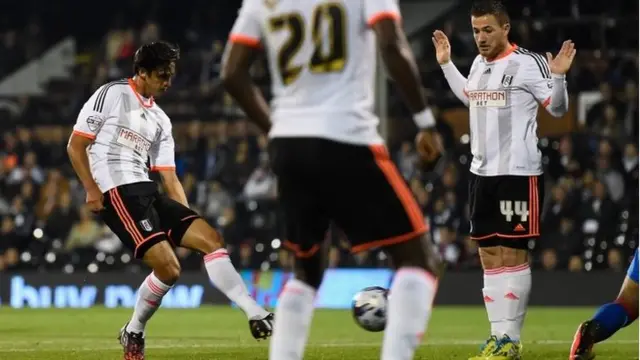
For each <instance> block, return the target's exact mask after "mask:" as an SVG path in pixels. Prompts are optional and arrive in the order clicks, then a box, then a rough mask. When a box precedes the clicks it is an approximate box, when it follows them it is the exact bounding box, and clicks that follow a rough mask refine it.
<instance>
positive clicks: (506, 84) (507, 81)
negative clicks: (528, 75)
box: [502, 75, 513, 87]
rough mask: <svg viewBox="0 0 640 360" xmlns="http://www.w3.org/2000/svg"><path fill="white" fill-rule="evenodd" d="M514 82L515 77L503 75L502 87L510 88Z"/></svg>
mask: <svg viewBox="0 0 640 360" xmlns="http://www.w3.org/2000/svg"><path fill="white" fill-rule="evenodd" d="M512 81H513V75H503V76H502V87H509V86H510V85H511V82H512Z"/></svg>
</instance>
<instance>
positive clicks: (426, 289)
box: [381, 267, 438, 360]
mask: <svg viewBox="0 0 640 360" xmlns="http://www.w3.org/2000/svg"><path fill="white" fill-rule="evenodd" d="M437 288H438V281H437V279H436V278H435V277H434V276H433V275H431V274H430V273H428V272H427V271H425V270H423V269H420V268H411V267H404V268H400V269H399V270H398V271H397V272H396V275H395V277H394V279H393V284H392V285H391V289H390V291H389V305H388V309H387V326H386V328H385V331H384V340H383V343H382V356H381V359H382V360H411V359H413V355H414V353H415V351H416V348H417V347H418V345H420V342H421V340H422V337H423V335H424V333H425V330H426V328H427V323H428V322H429V318H430V317H431V307H432V305H433V299H434V297H435V295H436V291H437Z"/></svg>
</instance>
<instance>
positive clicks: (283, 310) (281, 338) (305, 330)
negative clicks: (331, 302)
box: [269, 279, 316, 360]
mask: <svg viewBox="0 0 640 360" xmlns="http://www.w3.org/2000/svg"><path fill="white" fill-rule="evenodd" d="M315 295H316V290H315V289H314V288H312V287H311V286H309V285H307V284H306V283H304V282H302V281H300V280H297V279H291V280H289V281H287V284H286V285H285V287H284V290H282V293H281V294H280V298H279V299H278V305H276V313H275V317H276V320H275V324H273V334H272V335H271V342H270V343H269V360H302V355H303V354H304V348H305V346H306V344H307V338H308V337H309V327H311V319H312V318H313V300H314V298H315Z"/></svg>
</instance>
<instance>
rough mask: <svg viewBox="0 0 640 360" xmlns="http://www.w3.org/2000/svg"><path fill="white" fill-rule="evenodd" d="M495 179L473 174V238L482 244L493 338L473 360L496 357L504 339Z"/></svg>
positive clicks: (470, 185) (470, 186)
mask: <svg viewBox="0 0 640 360" xmlns="http://www.w3.org/2000/svg"><path fill="white" fill-rule="evenodd" d="M491 185H492V184H491V178H484V177H480V176H477V175H475V174H470V175H469V218H470V225H471V229H470V233H471V234H470V235H471V239H472V240H475V241H477V242H478V254H479V256H480V260H481V264H482V269H483V272H484V276H483V282H484V285H483V288H482V298H483V300H484V304H485V309H486V312H487V317H488V319H489V324H490V326H491V328H490V334H489V338H488V339H487V340H486V341H485V343H484V344H483V345H482V346H481V348H480V352H479V354H478V355H477V356H476V357H472V358H470V359H469V360H484V359H485V358H486V357H487V356H489V355H491V354H493V352H494V351H495V349H496V345H497V341H498V339H499V338H501V337H502V334H503V333H504V330H503V328H502V327H503V322H502V319H503V316H502V310H503V307H502V306H501V304H500V303H499V302H496V299H498V300H500V299H501V298H502V296H501V295H500V293H501V288H502V287H503V285H504V281H503V276H502V271H503V269H504V268H503V263H502V248H501V247H500V241H499V239H498V238H497V237H496V236H495V227H494V226H493V221H494V220H493V219H494V218H495V217H497V215H496V214H494V213H496V212H497V211H496V209H495V205H493V201H492V200H493V196H492V195H491V191H492V190H493V189H492V186H491Z"/></svg>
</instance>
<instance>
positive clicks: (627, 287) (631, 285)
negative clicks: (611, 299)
mask: <svg viewBox="0 0 640 360" xmlns="http://www.w3.org/2000/svg"><path fill="white" fill-rule="evenodd" d="M615 302H616V303H618V304H620V305H622V307H624V309H625V310H626V312H627V314H628V315H629V317H630V318H633V319H636V318H637V317H638V284H637V283H635V282H633V281H632V280H630V279H629V278H625V281H624V283H623V285H622V289H621V290H620V294H618V297H617V298H616V301H615Z"/></svg>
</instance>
